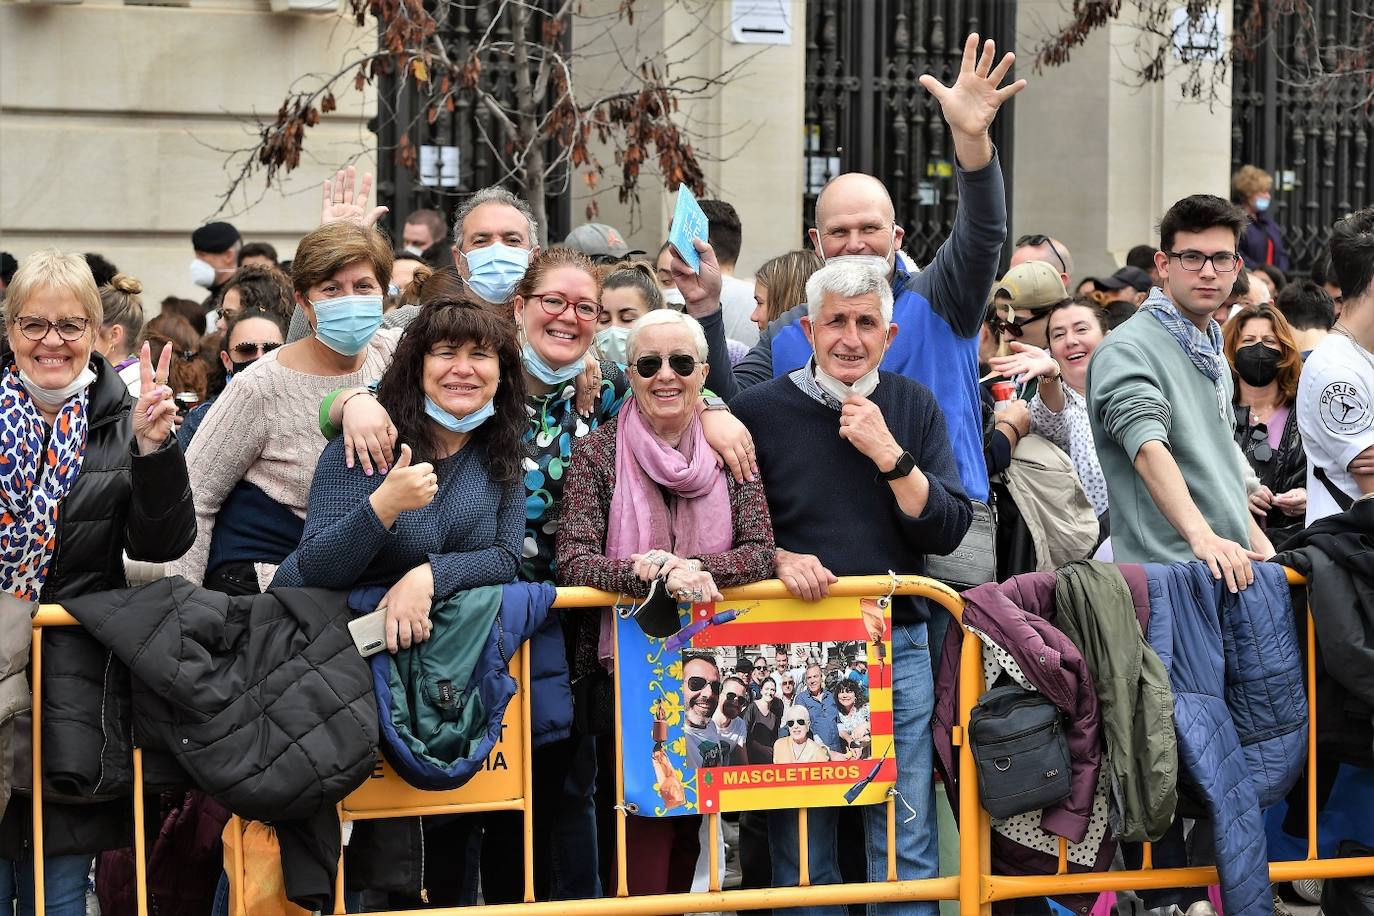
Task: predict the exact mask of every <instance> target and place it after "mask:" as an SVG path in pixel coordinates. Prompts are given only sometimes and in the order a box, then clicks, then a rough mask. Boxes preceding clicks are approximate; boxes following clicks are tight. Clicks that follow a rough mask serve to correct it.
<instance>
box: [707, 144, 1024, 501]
mask: <svg viewBox="0 0 1374 916" xmlns="http://www.w3.org/2000/svg"><path fill="white" fill-rule="evenodd" d="M954 175H955V183H956V186H957V188H958V194H959V209H958V211H957V212H956V213H955V217H954V226H953V228H952V230H951V231H950V234H949V237H948V238H947V239H945V241H944V242H943V243H942V244H941V245H940V248H939V250H938V251H936V253H935V257H934V259H933V260H932V261H931V262H930V264H929V265H928V266H927V267H926V268H925V269H924V270H921V271H918V272H915V273H912V272H908V271H907V270H906V269H905V268H904V267H903V266H902V262H901V259H900V258H899V259H898V260H897V268H896V271H895V272H894V275H893V278H892V293H893V297H894V300H895V301H894V303H893V308H892V320H893V321H895V322H896V323H897V327H898V332H897V337H896V339H894V340H893V341H892V346H891V347H889V348H888V351H887V354H886V355H885V356H884V357H883V362H882V368H884V369H886V370H887V371H888V372H895V373H897V374H898V375H905V376H906V377H907V378H910V379H915V380H916V381H918V382H920V383H921V384H923V385H925V386H926V387H927V388H929V389H930V390H931V391H932V392H933V393H934V394H935V400H936V401H937V402H939V404H940V409H941V410H943V411H944V414H945V422H946V424H947V426H948V429H949V441H950V445H951V447H952V448H953V450H954V460H955V463H956V464H957V465H958V466H959V479H960V482H961V483H963V485H964V492H965V493H966V494H968V497H969V499H976V500H979V501H981V502H987V499H988V473H987V463H986V461H985V460H984V457H983V405H982V398H981V394H980V392H979V386H978V334H979V331H980V330H981V329H982V327H983V317H984V313H985V312H986V310H987V302H988V292H989V290H991V288H992V284H993V282H994V281H995V280H996V279H997V266H998V262H999V261H1000V260H1001V257H1002V245H1003V243H1004V242H1005V241H1006V238H1007V202H1006V189H1005V187H1004V185H1003V181H1002V166H1001V163H1000V161H999V160H998V158H997V156H996V155H995V154H994V155H993V158H992V161H991V162H990V163H988V164H987V165H986V166H984V167H983V168H981V169H977V170H976V171H971V172H970V171H966V170H965V169H962V168H958V167H956V168H955V170H954ZM805 313H806V306H804V305H801V306H797V307H795V308H792V309H789V310H788V311H786V312H783V313H782V314H781V315H779V316H778V317H777V319H776V320H774V321H773V322H772V323H770V324H769V325H768V328H767V330H765V331H764V333H763V334H762V335H761V336H760V337H759V342H758V343H757V344H756V345H755V346H754V348H753V349H752V350H750V351H749V353H748V355H746V356H745V357H744V358H743V359H742V360H740V361H739V363H737V364H735V365H733V366H732V365H731V364H730V360H729V356H728V353H727V352H726V345H725V330H724V324H723V322H722V320H721V317H720V313H719V312H715V313H713V314H711V315H707V316H705V317H703V318H701V319H700V320H701V326H702V329H703V330H704V331H705V332H706V342H707V354H708V357H709V359H710V363H711V373H710V380H709V381H708V383H707V384H708V386H709V387H710V389H711V390H712V391H713V392H715V393H716V394H718V395H720V396H721V397H722V398H724V399H725V400H727V401H729V400H731V399H733V398H734V396H735V395H736V394H737V393H739V392H740V391H742V390H744V389H745V388H748V387H750V386H751V385H757V384H759V383H760V382H765V381H768V380H769V379H773V378H778V377H779V376H782V375H786V374H787V373H789V372H791V371H792V370H793V369H797V368H800V367H801V366H804V365H805V364H806V361H807V360H808V359H810V358H811V352H812V351H811V345H810V344H808V343H807V342H806V336H805V335H804V334H803V333H802V329H801V323H800V318H801V316H802V315H804V314H805Z"/></svg>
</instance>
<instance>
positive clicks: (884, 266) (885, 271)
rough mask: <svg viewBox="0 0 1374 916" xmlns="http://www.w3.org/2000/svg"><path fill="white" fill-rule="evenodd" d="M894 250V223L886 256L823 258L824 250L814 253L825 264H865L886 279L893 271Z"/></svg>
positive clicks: (895, 229) (895, 244) (851, 255)
mask: <svg viewBox="0 0 1374 916" xmlns="http://www.w3.org/2000/svg"><path fill="white" fill-rule="evenodd" d="M896 250H897V226H896V224H895V223H894V224H893V226H892V238H891V240H890V241H889V242H888V245H887V254H884V255H877V254H837V255H835V256H834V257H833V258H827V257H826V256H825V250H824V249H822V250H820V251H818V252H816V253H817V254H819V255H820V256H821V261H822V262H823V263H825V264H839V263H850V262H852V263H854V264H866V265H868V266H869V267H872V268H873V269H874V270H876V271H878V273H880V274H882V275H883V276H884V277H886V276H888V275H889V274H891V273H892V269H893V260H892V255H893V252H895V251H896Z"/></svg>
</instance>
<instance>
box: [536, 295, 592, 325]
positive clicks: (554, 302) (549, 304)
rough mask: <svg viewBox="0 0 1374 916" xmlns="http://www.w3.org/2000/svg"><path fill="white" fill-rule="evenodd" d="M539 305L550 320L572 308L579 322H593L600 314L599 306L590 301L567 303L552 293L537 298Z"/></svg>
mask: <svg viewBox="0 0 1374 916" xmlns="http://www.w3.org/2000/svg"><path fill="white" fill-rule="evenodd" d="M538 299H539V305H540V307H541V308H543V309H544V314H546V315H548V316H550V317H551V318H557V317H558V316H559V315H561V314H563V313H564V312H566V311H567V310H568V306H570V305H571V306H572V308H573V314H574V315H576V316H577V317H578V319H579V320H581V321H595V320H596V319H597V317H598V316H600V314H601V304H600V303H599V302H592V301H591V300H590V299H583V300H581V301H580V302H569V301H568V300H567V299H564V298H563V297H562V296H559V295H556V294H554V293H544V294H543V295H541V296H539V297H538Z"/></svg>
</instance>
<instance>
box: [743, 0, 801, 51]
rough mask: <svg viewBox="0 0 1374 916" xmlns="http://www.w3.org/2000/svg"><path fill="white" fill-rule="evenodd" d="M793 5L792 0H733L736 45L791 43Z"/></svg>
mask: <svg viewBox="0 0 1374 916" xmlns="http://www.w3.org/2000/svg"><path fill="white" fill-rule="evenodd" d="M791 6H792V3H791V0H731V3H730V37H731V39H732V40H733V41H734V42H735V43H736V44H746V45H790V44H791V43H792V15H791V13H792V10H791Z"/></svg>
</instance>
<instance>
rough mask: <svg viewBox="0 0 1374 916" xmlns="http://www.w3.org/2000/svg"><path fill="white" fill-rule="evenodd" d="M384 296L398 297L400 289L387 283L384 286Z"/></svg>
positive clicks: (393, 284)
mask: <svg viewBox="0 0 1374 916" xmlns="http://www.w3.org/2000/svg"><path fill="white" fill-rule="evenodd" d="M386 294H387V295H388V296H399V295H401V288H400V287H399V286H397V285H396V284H395V283H388V284H387V285H386Z"/></svg>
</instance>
